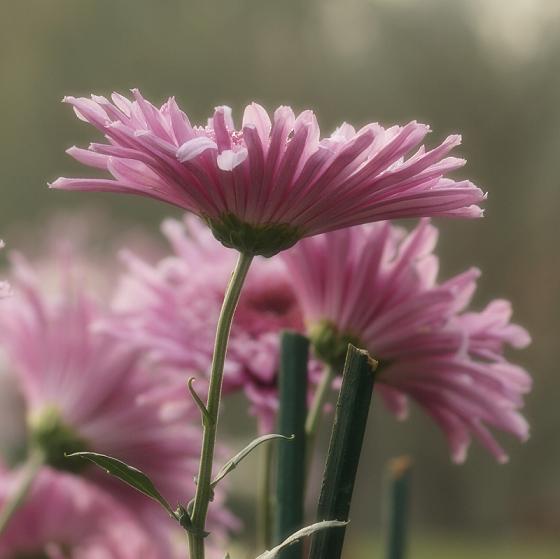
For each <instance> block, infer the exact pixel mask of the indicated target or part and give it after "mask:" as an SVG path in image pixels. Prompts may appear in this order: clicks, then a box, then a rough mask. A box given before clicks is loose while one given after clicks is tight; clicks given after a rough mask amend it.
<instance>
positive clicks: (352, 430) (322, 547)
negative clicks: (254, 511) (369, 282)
mask: <svg viewBox="0 0 560 559" xmlns="http://www.w3.org/2000/svg"><path fill="white" fill-rule="evenodd" d="M376 367H377V362H376V361H375V360H374V359H372V358H371V357H370V356H369V354H368V353H367V352H366V351H363V350H360V349H357V348H355V347H354V346H352V345H349V346H348V353H347V355H346V363H345V365H344V373H343V377H342V387H341V389H340V394H339V397H338V402H337V404H336V413H335V418H334V425H333V430H332V435H331V441H330V445H329V453H328V455H327V461H326V464H325V472H324V474H323V485H322V487H321V496H320V497H319V505H318V508H317V520H318V521H321V520H341V521H347V520H348V515H349V512H350V503H351V502H352V493H353V491H354V483H355V480H356V474H357V471H358V464H359V461H360V454H361V451H362V444H363V440H364V435H365V431H366V423H367V418H368V414H369V408H370V404H371V398H372V396H373V383H374V372H375V369H376ZM345 535H346V528H345V527H344V528H337V529H336V530H326V531H324V532H320V533H318V534H317V535H316V536H315V537H314V538H313V542H312V544H311V553H310V555H309V559H340V557H341V555H342V548H343V545H344V537H345Z"/></svg>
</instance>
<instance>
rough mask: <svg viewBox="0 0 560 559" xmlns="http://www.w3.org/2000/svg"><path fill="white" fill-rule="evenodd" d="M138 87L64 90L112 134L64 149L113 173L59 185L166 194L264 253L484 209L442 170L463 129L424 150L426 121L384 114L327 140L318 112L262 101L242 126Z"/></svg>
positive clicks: (476, 195)
mask: <svg viewBox="0 0 560 559" xmlns="http://www.w3.org/2000/svg"><path fill="white" fill-rule="evenodd" d="M132 93H133V96H134V100H133V101H130V100H128V99H126V98H125V97H123V96H122V95H119V94H116V93H114V94H113V95H112V102H111V101H109V100H108V99H106V98H104V97H99V96H92V97H91V99H87V98H75V97H67V98H66V99H65V101H66V102H67V103H70V104H72V105H73V106H74V109H75V111H76V114H77V115H78V117H79V118H80V119H81V120H84V121H86V122H89V123H90V124H92V125H93V126H95V127H96V128H97V129H98V130H99V131H101V132H102V133H103V134H104V136H105V138H106V140H107V143H95V144H91V145H90V146H89V149H88V150H84V149H80V148H77V147H72V148H70V149H69V150H68V153H69V154H70V155H72V156H73V157H74V158H75V159H77V160H78V161H80V162H81V163H84V164H85V165H88V166H90V167H94V168H98V169H103V170H106V171H108V172H109V173H110V174H111V175H112V179H106V178H84V179H77V178H74V179H67V178H59V179H58V180H56V181H55V182H54V183H53V184H52V185H51V186H52V187H53V188H61V189H67V190H91V191H109V192H128V193H134V194H140V195H142V196H148V197H151V198H156V199H158V200H163V201H165V202H168V203H171V204H174V205H176V206H179V207H181V208H184V209H186V210H188V211H191V212H194V213H195V214H197V215H199V216H201V217H202V218H204V219H205V220H206V221H207V222H208V223H209V225H210V227H211V228H212V230H213V232H214V234H215V235H216V237H218V238H219V240H220V241H222V242H223V243H224V244H225V245H227V246H230V247H234V248H237V249H239V250H241V251H244V252H247V253H251V254H262V255H264V256H271V255H272V254H274V253H276V252H279V251H280V250H283V249H285V248H288V247H289V246H291V245H292V244H294V243H295V242H297V241H298V240H299V239H300V238H302V237H307V236H311V235H316V234H318V233H323V232H327V231H332V230H335V229H341V228H344V227H349V226H351V225H357V224H360V223H366V222H371V221H379V220H384V219H393V218H401V217H419V216H438V215H448V216H461V217H478V216H480V215H481V210H480V208H479V207H478V206H477V204H479V203H480V202H481V201H482V200H483V198H484V196H483V194H482V192H481V191H480V189H478V188H477V187H475V186H474V185H473V184H472V183H471V182H469V181H466V180H462V181H458V182H456V181H454V180H452V179H448V178H444V177H445V175H447V174H448V173H450V172H452V171H455V170H456V169H458V168H459V167H462V166H463V164H464V163H465V161H464V160H463V159H458V158H455V157H447V155H448V153H449V152H450V151H451V150H452V149H453V148H454V147H456V146H457V145H458V144H459V143H460V137H459V136H449V137H448V138H446V139H445V140H444V141H443V143H442V144H441V145H440V146H438V147H436V148H435V149H433V150H430V151H426V150H425V148H424V146H423V145H421V142H422V141H423V139H424V137H425V136H426V134H427V133H428V132H429V127H428V126H426V125H424V124H418V123H417V122H410V123H409V124H407V125H405V126H392V127H390V128H388V129H385V128H383V127H382V126H380V125H379V124H377V123H376V124H368V125H366V126H364V127H363V128H361V129H360V130H358V131H356V130H355V129H354V128H353V127H352V126H350V125H349V124H346V123H344V124H342V125H341V126H340V127H339V128H337V129H336V130H335V132H334V133H333V134H332V135H331V136H329V137H327V138H324V139H322V140H321V139H320V131H319V126H318V123H317V120H316V118H315V115H314V114H313V112H311V111H303V112H302V113H301V114H300V115H299V116H297V117H296V116H295V115H294V112H293V111H292V109H291V108H290V107H279V108H278V109H277V110H276V111H275V113H274V116H273V118H272V121H271V119H270V117H269V115H268V114H267V112H266V111H265V110H264V109H263V108H262V107H261V106H260V105H257V104H255V103H253V104H251V105H249V106H248V107H247V108H246V109H245V112H244V116H243V123H242V127H241V129H240V130H236V129H235V126H234V123H233V120H232V117H231V109H230V108H229V107H218V108H217V109H216V110H215V112H214V115H213V117H212V118H210V119H209V120H208V124H207V125H206V126H195V127H193V126H191V124H190V122H189V120H188V118H187V116H186V115H185V114H184V113H183V112H182V111H181V110H180V109H179V107H178V106H177V104H176V102H175V100H174V99H173V98H171V99H169V100H168V101H167V102H166V103H165V104H164V105H163V106H162V107H161V108H159V109H158V108H157V107H155V106H153V105H152V104H150V103H149V102H148V101H146V100H145V99H144V98H143V97H142V96H141V95H140V93H139V92H138V91H137V90H133V92H132ZM415 149H416V152H415V153H414V154H413V155H409V154H411V153H412V150H415ZM407 156H408V159H407Z"/></svg>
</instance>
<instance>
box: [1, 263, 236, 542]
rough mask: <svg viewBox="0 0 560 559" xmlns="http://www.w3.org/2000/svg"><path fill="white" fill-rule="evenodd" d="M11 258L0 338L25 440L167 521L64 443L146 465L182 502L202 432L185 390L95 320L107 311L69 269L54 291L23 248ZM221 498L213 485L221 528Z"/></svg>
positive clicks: (162, 523) (149, 516) (58, 464)
mask: <svg viewBox="0 0 560 559" xmlns="http://www.w3.org/2000/svg"><path fill="white" fill-rule="evenodd" d="M14 263H15V266H14V268H15V273H14V282H13V284H14V285H13V287H14V296H13V297H11V298H10V299H8V300H7V301H5V305H4V309H3V312H2V313H0V347H1V348H2V349H3V350H4V351H5V352H6V354H7V357H8V366H9V371H10V372H12V373H13V374H14V375H15V376H16V378H17V380H18V381H19V384H20V387H21V391H22V394H23V397H24V400H25V404H26V415H27V423H28V430H29V438H30V444H31V445H37V446H39V447H41V448H42V450H43V452H45V453H46V455H47V462H48V464H49V465H51V466H53V467H55V468H59V469H68V470H72V471H75V472H80V473H83V474H84V475H87V476H88V477H89V478H90V479H94V480H95V481H96V482H97V483H99V484H101V485H103V486H105V487H109V488H110V490H111V491H112V492H113V493H114V494H119V495H120V496H121V499H122V500H123V501H126V502H129V503H130V504H131V506H132V507H133V508H134V509H136V510H138V512H139V513H140V514H141V515H142V517H143V518H144V520H145V524H146V526H149V529H150V530H154V529H155V530H156V531H158V530H160V529H161V530H164V531H165V530H166V529H167V527H168V526H173V524H172V521H171V520H170V519H169V518H168V517H167V515H166V513H165V512H163V511H160V510H159V509H158V508H157V506H156V505H155V504H153V503H152V502H151V501H150V500H148V499H147V498H145V497H144V496H142V495H140V494H138V493H137V492H136V491H134V490H133V489H131V488H129V487H127V486H125V485H123V484H122V483H121V482H117V481H115V480H114V479H113V478H111V477H109V476H107V475H106V474H105V473H102V472H101V471H100V470H98V469H97V468H95V467H92V466H90V467H87V465H86V463H84V462H82V461H81V460H79V459H74V460H69V459H67V458H65V457H64V452H72V451H80V450H89V451H95V452H100V453H102V454H108V455H110V456H114V457H117V458H119V459H121V460H123V461H124V462H126V463H127V464H130V465H132V466H135V467H137V468H139V469H140V470H142V471H143V472H145V473H146V474H147V475H149V476H150V478H151V479H152V480H153V481H154V483H155V485H156V487H157V488H158V489H159V490H160V492H161V493H162V494H163V495H164V496H165V497H166V499H168V500H169V502H170V503H171V504H172V506H174V505H175V504H178V503H179V502H182V503H184V502H185V501H187V500H188V499H190V498H191V497H192V496H193V495H194V491H195V485H194V481H193V478H194V476H195V475H196V472H197V463H198V456H199V452H200V442H201V438H202V437H201V432H200V428H199V423H200V421H199V416H198V413H197V410H196V409H195V408H194V406H192V405H189V400H188V396H187V394H186V390H185V391H184V392H183V394H181V396H182V398H181V400H180V401H179V400H178V399H177V398H176V397H175V398H173V399H171V400H169V399H168V398H167V394H166V388H165V386H166V381H165V378H163V373H159V374H154V372H153V371H149V370H148V369H147V368H146V367H144V366H143V364H142V363H141V360H140V357H139V354H138V352H136V351H134V350H131V349H130V348H128V347H126V345H125V344H121V343H119V342H117V341H116V340H115V339H114V338H113V337H111V336H108V335H106V334H104V333H101V332H99V331H97V330H96V329H95V328H94V325H95V323H96V322H97V321H98V320H101V319H102V318H105V317H106V311H105V310H104V309H102V308H101V306H100V305H98V304H97V303H96V302H94V300H93V299H92V298H91V297H90V296H89V295H88V294H86V293H85V291H84V288H83V278H78V277H73V276H72V270H71V269H67V270H64V272H63V274H62V275H63V285H62V288H61V289H60V293H59V294H58V296H56V295H54V296H53V295H52V294H48V293H47V292H45V291H46V290H43V289H42V285H41V284H40V282H39V280H38V278H37V277H36V276H35V274H34V273H33V270H32V269H31V268H30V267H29V265H28V264H27V263H26V262H25V261H24V260H23V259H22V258H21V257H19V258H15V259H14ZM84 467H86V470H84ZM221 501H223V492H222V491H221V490H219V491H218V494H217V502H216V504H215V506H214V507H212V514H213V515H214V516H213V520H212V518H211V529H213V528H215V529H216V531H217V533H218V535H220V532H222V533H223V531H224V528H225V527H227V526H229V525H230V524H231V518H230V516H229V514H228V513H227V511H226V510H225V509H224V508H223V507H222V505H221ZM211 516H212V515H211Z"/></svg>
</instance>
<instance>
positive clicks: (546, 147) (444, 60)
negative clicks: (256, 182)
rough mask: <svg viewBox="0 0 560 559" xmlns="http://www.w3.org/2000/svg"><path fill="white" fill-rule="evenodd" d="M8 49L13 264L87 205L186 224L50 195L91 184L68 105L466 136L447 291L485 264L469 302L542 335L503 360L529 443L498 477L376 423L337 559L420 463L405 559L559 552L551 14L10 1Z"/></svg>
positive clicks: (412, 429) (267, 1)
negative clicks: (174, 104)
mask: <svg viewBox="0 0 560 559" xmlns="http://www.w3.org/2000/svg"><path fill="white" fill-rule="evenodd" d="M0 45H1V47H0V77H1V86H0V112H1V120H0V148H1V149H0V157H1V167H0V180H1V183H2V184H1V188H2V191H1V194H2V195H1V202H0V232H1V234H2V237H3V238H4V239H5V240H6V241H7V242H8V243H9V246H10V247H12V248H18V246H21V240H20V237H19V232H20V231H21V229H22V226H23V227H25V228H26V229H27V232H28V235H36V236H37V237H38V238H40V237H41V236H42V234H43V229H44V223H45V218H46V216H48V215H49V214H50V213H51V212H53V211H60V209H61V208H65V209H67V210H69V211H72V210H77V211H81V210H83V209H85V208H91V207H92V205H94V206H96V207H98V208H100V209H102V210H103V212H105V213H106V214H107V215H108V216H109V217H110V219H112V220H114V221H115V222H117V223H119V227H120V228H121V229H123V230H126V229H127V228H129V227H133V226H134V227H137V225H138V224H139V223H142V224H143V225H144V226H145V229H146V230H147V231H149V232H151V233H153V234H154V235H157V226H158V222H159V221H160V219H161V218H162V217H163V216H165V215H168V214H173V215H178V214H179V212H178V211H176V210H175V209H173V208H170V207H165V206H163V205H158V204H156V203H153V202H151V201H145V200H141V199H137V198H130V197H128V198H127V197H119V196H113V195H88V196H87V197H86V196H83V195H80V194H74V193H65V192H49V191H48V189H47V188H46V182H47V181H50V180H53V179H55V178H57V177H58V176H59V175H64V176H72V175H76V174H79V173H83V172H84V171H83V170H82V169H80V168H79V166H78V165H77V164H75V163H74V162H72V161H71V160H70V158H69V157H67V156H66V155H65V154H64V150H65V148H67V147H69V146H70V145H72V144H75V143H76V144H83V145H87V143H88V142H89V141H90V140H92V139H93V137H94V135H93V130H92V129H90V128H88V127H86V126H84V125H81V124H80V123H78V122H77V121H76V119H75V118H74V116H73V113H72V111H71V110H70V109H69V107H67V106H64V105H62V104H61V103H60V100H61V98H62V97H63V96H64V95H66V94H70V95H77V94H89V93H91V92H94V93H98V94H108V93H110V92H111V91H113V90H117V91H121V92H126V91H127V90H128V89H129V88H132V87H139V88H140V89H141V90H142V92H143V93H144V94H145V95H146V96H147V97H148V98H150V99H152V100H154V101H157V102H160V101H163V100H164V99H165V98H166V97H167V96H169V95H175V96H176V97H177V99H178V101H179V102H180V104H181V105H182V106H183V108H184V109H185V110H186V111H187V112H188V113H189V115H190V116H191V120H193V121H196V120H201V119H205V118H206V117H207V116H208V115H209V114H210V112H211V110H212V108H213V107H214V106H215V105H217V104H223V103H225V104H229V105H231V106H233V107H234V109H236V110H237V115H238V117H239V116H240V108H241V107H242V106H243V105H244V104H245V103H246V102H248V101H251V100H257V101H259V102H261V103H263V104H264V105H265V106H267V107H268V108H273V107H275V106H276V105H278V104H281V103H286V104H290V105H292V106H294V107H295V108H297V109H302V108H308V107H309V108H313V109H314V110H315V111H316V113H317V114H318V118H319V121H320V123H321V125H322V127H323V129H324V131H325V132H330V131H331V130H332V129H333V128H334V127H335V126H336V125H337V124H338V123H340V122H341V121H343V120H347V121H349V122H351V123H354V124H358V125H360V124H364V123H366V122H370V121H380V122H382V123H385V124H392V123H394V122H404V121H407V120H409V119H418V120H421V121H425V122H427V123H429V124H430V125H431V126H432V128H433V130H434V133H433V134H432V136H431V137H430V138H429V142H431V143H432V144H434V143H436V142H438V141H439V140H441V139H442V138H443V137H444V136H445V135H446V134H448V133H451V132H455V131H459V132H461V133H462V134H463V141H464V145H463V146H462V148H461V150H460V153H461V155H464V156H465V157H467V158H468V160H469V163H468V165H467V167H466V169H465V171H464V172H463V174H462V176H466V177H468V178H471V179H472V180H474V181H475V182H477V183H478V184H479V185H480V186H482V187H483V188H484V189H485V190H488V191H489V198H488V202H487V204H486V206H485V207H486V215H487V217H486V218H485V219H484V220H482V221H478V222H461V221H453V222H451V221H438V225H439V226H440V227H441V231H442V234H441V240H440V247H439V254H440V255H441V258H442V276H444V277H445V276H447V275H449V274H451V273H456V272H459V271H461V270H463V269H465V268H466V267H468V266H471V265H477V266H480V267H481V268H482V270H483V276H482V279H481V281H480V293H479V295H478V297H477V303H478V304H484V303H485V302H487V301H488V299H489V298H491V297H496V296H503V297H507V298H510V299H512V300H513V301H514V305H515V319H516V321H517V322H520V323H521V324H523V325H524V326H526V327H527V328H528V329H529V330H530V332H531V334H532V335H533V338H534V343H533V345H532V346H531V348H530V349H529V350H528V351H525V352H523V353H520V354H519V355H516V356H515V358H514V359H515V360H517V361H520V362H521V363H522V364H524V365H526V366H527V367H528V368H529V369H530V371H531V372H532V374H533V376H534V379H535V388H534V390H533V393H532V394H531V395H530V397H529V399H528V403H527V416H528V418H529V420H530V422H531V424H532V437H531V439H530V441H529V442H528V443H527V444H526V445H523V446H521V445H519V444H517V443H516V442H515V441H507V440H506V441H505V443H506V446H507V448H508V449H509V450H510V451H511V462H510V464H508V465H507V466H499V465H497V464H496V463H494V462H493V460H492V459H491V458H490V457H489V456H487V455H486V454H485V453H484V452H483V451H481V450H480V449H478V448H473V449H472V451H471V453H470V457H469V460H468V462H467V463H466V464H465V465H464V466H461V467H458V466H454V465H452V464H451V463H450V461H449V458H448V455H447V449H446V447H445V444H444V441H443V437H442V436H441V435H440V433H439V432H438V431H437V430H436V428H435V427H434V426H433V425H432V424H431V423H430V422H429V421H428V420H427V419H426V418H424V417H423V416H422V415H421V414H420V413H414V414H413V415H412V417H411V419H410V420H409V421H408V422H406V423H404V424H398V423H396V422H395V421H394V420H393V419H392V418H391V417H388V415H387V414H386V413H385V412H384V411H383V410H381V409H380V408H379V407H376V408H375V410H374V413H373V417H372V421H371V425H370V428H369V432H368V444H367V447H368V449H367V453H366V454H367V456H366V457H365V460H364V462H363V464H362V468H361V472H360V488H359V490H358V491H357V495H356V501H355V506H354V512H353V524H352V529H351V533H350V536H349V537H350V544H351V545H353V548H354V551H349V552H348V557H349V558H350V557H352V558H353V559H361V558H362V556H363V557H364V558H366V557H369V556H373V554H369V552H368V553H365V552H364V551H363V550H364V549H367V548H365V547H363V544H362V542H364V541H371V542H373V545H377V544H376V542H378V541H379V537H380V526H381V512H380V511H381V506H380V501H381V498H382V481H381V480H382V472H383V468H384V463H385V462H386V460H387V459H389V458H391V457H393V456H395V455H399V454H402V453H409V454H411V455H412V456H413V457H414V460H415V471H414V484H415V485H414V500H413V526H414V536H413V540H412V553H411V557H413V558H414V557H416V558H421V557H438V556H439V555H438V554H440V555H441V556H442V557H443V556H445V557H450V556H453V557H457V558H461V557H463V556H465V557H467V556H468V557H481V558H484V557H502V556H503V557H517V556H518V555H517V554H516V553H514V551H513V550H517V553H519V554H520V555H519V557H521V556H524V557H558V556H560V545H559V544H558V540H559V537H558V535H559V534H560V475H559V472H560V442H559V434H558V427H559V423H560V421H559V420H560V412H559V406H558V403H557V402H556V398H557V397H559V394H560V376H559V375H558V370H557V369H558V362H559V359H558V351H557V350H558V335H559V332H560V328H559V326H560V313H559V310H560V295H559V294H560V289H559V287H560V285H559V280H558V272H559V271H560V251H559V250H558V241H559V219H558V210H559V209H560V204H559V202H560V178H559V174H558V172H557V169H558V161H559V160H560V109H559V103H560V3H559V2H556V1H553V0H509V1H507V0H370V1H366V0H344V1H342V0H338V1H336V0H308V1H295V0H276V1H273V0H254V1H250V0H227V1H226V0H223V1H215V0H206V1H201V2H192V1H186V0H182V1H181V0H80V1H79V2H76V1H75V0H49V1H45V0H20V1H19V2H8V1H3V2H2V3H1V6H0ZM31 238H33V237H31ZM251 475H252V474H251V472H246V473H245V474H243V473H242V472H241V473H240V474H239V480H240V483H239V484H238V485H239V487H240V490H239V495H237V497H236V498H235V504H236V507H237V508H238V510H244V509H245V508H247V507H248V506H249V505H248V503H249V495H250V493H251V491H252V489H253V485H254V484H253V482H252V477H251ZM521 541H523V542H525V545H526V546H527V547H519V546H518V544H519V542H521ZM415 546H416V547H415ZM525 549H526V550H527V552H526V553H525V552H523V550H525ZM529 550H531V551H529ZM364 553H365V554H364ZM539 553H540V555H539ZM375 556H379V555H378V554H376V555H375Z"/></svg>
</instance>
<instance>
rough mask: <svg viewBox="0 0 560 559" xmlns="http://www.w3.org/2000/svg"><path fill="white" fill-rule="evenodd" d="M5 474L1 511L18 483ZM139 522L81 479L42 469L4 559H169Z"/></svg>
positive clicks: (11, 528)
mask: <svg viewBox="0 0 560 559" xmlns="http://www.w3.org/2000/svg"><path fill="white" fill-rule="evenodd" d="M18 478H19V476H18V474H17V473H7V472H2V473H0V509H2V507H3V506H4V503H5V502H6V499H7V498H8V496H9V495H11V494H12V492H13V491H14V490H15V488H16V487H17V484H18ZM151 539H152V538H151V537H150V535H149V534H148V533H146V531H145V529H144V527H143V526H142V525H140V524H139V523H138V519H137V518H135V517H134V515H133V514H132V513H131V511H129V510H128V509H127V508H125V507H123V506H122V505H121V504H120V503H119V502H118V501H117V500H116V499H114V498H113V497H112V496H111V495H109V494H108V493H107V492H105V491H102V490H101V489H99V488H98V487H96V486H95V485H94V484H92V483H90V482H88V481H86V480H85V479H81V478H79V477H77V476H74V475H71V474H67V473H62V472H55V471H54V470H50V469H48V468H45V469H43V470H42V471H41V472H40V473H39V475H38V477H37V478H36V480H35V482H34V484H33V487H32V489H31V491H30V494H29V495H28V497H27V500H26V501H25V503H24V504H23V505H22V506H21V507H20V508H19V509H18V510H17V512H16V513H15V515H14V516H13V517H12V519H11V521H10V523H9V524H8V527H7V529H6V532H5V533H3V534H2V537H1V538H0V559H15V558H19V557H22V558H24V557H44V558H46V559H47V558H48V559H101V558H107V559H108V558H111V559H139V558H142V559H160V558H161V559H164V556H163V555H161V554H160V553H159V552H158V549H157V547H156V546H154V545H153V544H152V542H151Z"/></svg>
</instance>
